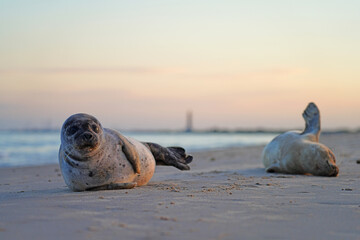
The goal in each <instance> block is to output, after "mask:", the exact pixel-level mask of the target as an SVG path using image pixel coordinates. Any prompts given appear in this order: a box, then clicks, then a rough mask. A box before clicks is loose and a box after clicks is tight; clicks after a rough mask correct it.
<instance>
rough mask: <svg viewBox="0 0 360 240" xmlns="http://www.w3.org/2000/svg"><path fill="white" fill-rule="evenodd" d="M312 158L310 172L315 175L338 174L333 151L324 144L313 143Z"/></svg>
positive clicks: (334, 175)
mask: <svg viewBox="0 0 360 240" xmlns="http://www.w3.org/2000/svg"><path fill="white" fill-rule="evenodd" d="M314 146H315V149H314V150H315V151H314V159H312V160H311V161H312V162H313V164H315V165H313V166H312V169H313V172H311V173H312V174H313V175H317V176H328V177H336V176H337V175H338V174H339V168H338V167H337V166H336V159H335V155H334V153H333V152H332V151H331V150H330V149H329V148H328V147H326V146H325V145H323V144H321V143H318V144H315V145H314Z"/></svg>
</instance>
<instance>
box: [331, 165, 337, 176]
mask: <svg viewBox="0 0 360 240" xmlns="http://www.w3.org/2000/svg"><path fill="white" fill-rule="evenodd" d="M331 168H332V169H333V173H332V174H331V175H330V177H336V176H337V175H338V174H339V168H338V167H337V166H335V165H332V166H331Z"/></svg>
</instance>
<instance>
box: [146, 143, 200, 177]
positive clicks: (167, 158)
mask: <svg viewBox="0 0 360 240" xmlns="http://www.w3.org/2000/svg"><path fill="white" fill-rule="evenodd" d="M143 144H144V145H145V146H146V147H148V148H149V149H150V151H151V153H152V154H153V156H154V158H155V161H156V165H167V166H174V167H176V168H178V169H180V170H190V167H189V166H188V165H187V164H189V163H191V161H192V159H193V157H192V156H191V155H187V154H186V152H185V149H184V148H182V147H168V148H165V147H162V146H160V145H159V144H156V143H143Z"/></svg>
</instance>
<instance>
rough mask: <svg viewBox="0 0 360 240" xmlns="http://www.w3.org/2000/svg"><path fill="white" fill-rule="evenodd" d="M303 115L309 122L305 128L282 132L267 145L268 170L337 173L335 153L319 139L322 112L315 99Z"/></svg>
mask: <svg viewBox="0 0 360 240" xmlns="http://www.w3.org/2000/svg"><path fill="white" fill-rule="evenodd" d="M303 118H304V119H305V122H306V126H305V130H304V131H303V132H300V131H290V132H286V133H283V134H281V135H279V136H277V137H275V138H274V139H273V140H272V141H271V142H270V143H269V144H267V145H266V146H265V148H264V151H263V153H262V160H263V163H264V166H265V168H266V171H267V172H270V173H272V172H277V173H289V174H312V175H317V176H329V177H336V176H337V175H338V173H339V168H338V167H337V166H336V160H335V155H334V153H333V152H332V151H331V150H330V149H329V148H328V147H326V146H325V145H324V144H321V143H319V136H320V112H319V109H318V108H317V106H316V105H315V104H314V103H309V104H308V106H307V108H306V109H305V111H304V113H303Z"/></svg>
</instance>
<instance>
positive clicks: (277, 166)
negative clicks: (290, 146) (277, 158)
mask: <svg viewBox="0 0 360 240" xmlns="http://www.w3.org/2000/svg"><path fill="white" fill-rule="evenodd" d="M265 171H266V172H268V173H276V172H277V173H278V172H281V169H280V164H279V163H274V164H271V165H270V166H269V167H268V168H266V169H265Z"/></svg>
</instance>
